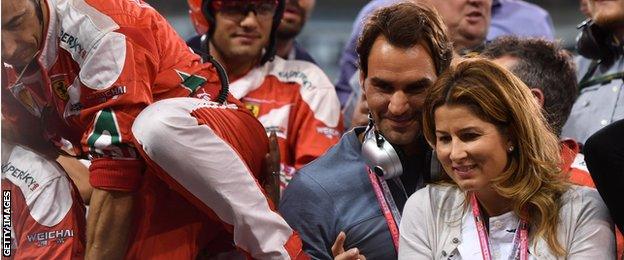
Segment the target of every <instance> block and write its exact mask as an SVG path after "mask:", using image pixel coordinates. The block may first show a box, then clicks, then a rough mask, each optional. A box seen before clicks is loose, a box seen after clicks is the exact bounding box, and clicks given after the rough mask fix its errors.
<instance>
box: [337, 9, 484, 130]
mask: <svg viewBox="0 0 624 260" xmlns="http://www.w3.org/2000/svg"><path fill="white" fill-rule="evenodd" d="M426 1H428V2H429V4H431V5H432V6H433V7H435V9H436V10H437V11H438V12H439V14H440V16H442V20H443V21H444V24H445V25H446V27H447V31H448V34H449V37H451V39H453V50H454V51H455V53H457V54H466V53H469V52H471V51H473V50H476V49H478V48H481V47H482V46H483V44H484V43H485V39H486V35H487V32H488V28H489V26H490V20H491V19H490V15H491V13H490V10H491V6H492V1H491V0H449V1H433V0H426ZM394 2H398V1H396V0H392V1H389V0H377V1H371V2H370V3H369V4H368V5H367V6H365V7H364V9H362V11H361V13H360V15H358V18H357V19H363V18H362V17H364V16H366V15H369V13H366V12H372V10H374V9H377V8H380V7H382V6H385V5H389V4H391V3H394ZM358 25H359V24H358ZM355 33H356V31H355V29H354V32H353V34H352V36H351V37H352V40H353V41H355V38H354V37H356V36H357V34H355ZM357 33H358V34H359V33H360V32H359V31H357ZM348 44H349V46H347V48H346V49H345V51H344V53H343V57H342V58H341V75H340V78H339V80H338V83H336V91H337V92H338V96H339V97H340V98H341V100H340V102H341V104H342V106H343V113H344V115H345V125H347V126H349V127H351V126H358V125H361V124H362V123H363V122H365V121H366V117H365V114H366V113H367V112H366V111H367V110H368V108H367V106H366V102H364V100H363V98H364V96H362V95H361V93H360V92H359V86H358V85H357V80H356V77H358V75H357V72H356V70H355V68H356V66H355V65H354V64H355V57H356V56H355V50H353V54H351V53H349V52H348V50H349V48H351V44H353V48H355V47H354V46H355V43H354V42H353V43H351V42H350V43H348ZM351 55H353V57H351ZM349 60H351V61H352V62H350V61H349ZM345 73H347V74H349V73H350V74H351V76H350V77H352V78H351V80H350V81H349V82H350V83H349V85H347V86H345V85H344V84H345V81H344V80H345V78H344V74H345ZM347 80H348V79H347ZM354 83H355V84H354Z"/></svg>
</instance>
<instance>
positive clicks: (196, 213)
mask: <svg viewBox="0 0 624 260" xmlns="http://www.w3.org/2000/svg"><path fill="white" fill-rule="evenodd" d="M191 115H192V116H193V117H195V118H197V121H198V124H199V125H207V126H209V127H210V128H211V129H212V130H213V131H214V132H215V133H216V134H217V135H218V136H219V137H220V138H221V139H223V140H224V141H226V142H227V143H228V144H229V145H230V146H231V147H232V148H233V149H234V150H235V151H236V152H237V153H238V155H239V156H240V158H241V159H242V160H243V162H244V163H245V164H246V166H247V168H248V169H249V170H250V173H251V174H253V176H254V178H255V179H256V180H258V179H259V178H260V177H261V176H263V173H264V155H265V154H267V152H268V139H267V138H266V134H265V132H264V129H263V128H262V126H261V125H260V123H259V122H258V121H257V120H256V119H254V117H253V116H251V115H250V114H249V112H247V111H246V110H244V109H243V110H232V109H219V108H216V109H212V108H200V109H197V110H195V111H193V112H192V113H191ZM136 145H137V147H140V145H139V144H138V143H137V144H136ZM138 151H139V152H140V153H141V154H142V155H143V157H145V158H147V155H146V154H145V153H144V151H143V150H142V149H138ZM206 156H210V155H206ZM146 163H147V166H148V169H147V171H146V174H145V176H144V182H143V184H142V186H141V188H140V189H139V194H138V196H137V197H139V198H140V201H139V202H138V203H137V207H136V211H139V212H142V213H143V214H141V216H140V217H141V219H136V220H135V223H136V224H135V226H136V228H137V229H136V230H135V233H134V236H133V238H132V240H133V241H137V242H138V243H133V244H132V246H131V247H130V248H129V250H128V254H127V255H126V259H195V258H197V256H198V255H200V256H202V257H210V256H215V255H217V254H219V253H224V252H231V251H234V250H239V251H240V252H241V253H242V254H243V255H246V256H247V257H248V258H249V259H251V258H250V257H249V254H248V253H247V252H244V251H242V250H241V249H239V248H237V247H235V246H234V242H233V237H232V232H233V228H234V227H233V226H232V225H230V224H227V223H225V222H223V221H221V219H220V218H219V217H218V216H217V214H216V213H215V212H214V211H213V210H212V209H210V208H209V207H207V206H206V205H205V204H204V203H203V202H202V201H201V200H199V199H198V198H197V197H195V196H194V195H193V194H192V193H190V192H189V191H188V190H187V189H186V188H184V187H183V186H182V185H181V184H180V183H178V182H177V181H176V180H175V179H173V178H172V177H171V176H170V175H169V174H167V172H166V171H165V170H163V169H162V168H161V167H160V166H158V164H157V163H156V162H154V161H152V160H150V159H147V160H146ZM206 174H209V173H206ZM256 183H257V185H258V189H260V190H261V191H262V192H263V193H264V190H263V189H262V188H261V187H260V185H259V184H258V182H256ZM265 197H266V193H265ZM267 201H268V202H269V204H270V205H271V207H273V204H272V203H271V201H270V200H269V199H267ZM273 210H275V209H274V208H273ZM284 248H285V249H286V250H287V251H288V253H289V254H290V255H291V256H297V257H298V258H296V259H306V258H305V254H304V253H303V251H302V244H301V240H300V238H299V237H298V235H297V234H296V233H293V235H292V237H291V238H290V239H289V241H288V242H287V243H286V244H285V245H284ZM301 257H304V258H301ZM293 259H295V258H293Z"/></svg>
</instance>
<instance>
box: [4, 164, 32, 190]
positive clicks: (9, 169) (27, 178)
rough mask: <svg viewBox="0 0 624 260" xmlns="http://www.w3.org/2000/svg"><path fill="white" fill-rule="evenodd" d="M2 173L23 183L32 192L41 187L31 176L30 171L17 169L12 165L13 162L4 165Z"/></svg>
mask: <svg viewBox="0 0 624 260" xmlns="http://www.w3.org/2000/svg"><path fill="white" fill-rule="evenodd" d="M2 173H3V174H10V175H11V176H13V177H14V178H15V179H17V180H19V181H22V182H23V183H24V184H26V186H27V187H28V189H29V190H31V191H34V190H35V189H37V188H38V187H39V183H38V182H37V180H35V177H33V176H32V175H30V173H29V172H28V171H23V170H21V169H20V168H17V167H15V166H14V165H12V164H11V162H7V163H4V164H2Z"/></svg>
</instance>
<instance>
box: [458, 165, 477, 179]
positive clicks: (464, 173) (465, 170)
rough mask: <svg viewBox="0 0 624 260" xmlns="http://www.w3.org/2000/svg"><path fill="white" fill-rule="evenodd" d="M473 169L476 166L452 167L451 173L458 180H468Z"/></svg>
mask: <svg viewBox="0 0 624 260" xmlns="http://www.w3.org/2000/svg"><path fill="white" fill-rule="evenodd" d="M475 167H476V165H460V166H453V172H454V173H455V174H456V175H457V176H459V177H460V178H469V177H471V176H472V173H473V169H474V168H475Z"/></svg>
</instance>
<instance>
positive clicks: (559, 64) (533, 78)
mask: <svg viewBox="0 0 624 260" xmlns="http://www.w3.org/2000/svg"><path fill="white" fill-rule="evenodd" d="M481 55H482V56H483V57H485V58H488V59H491V60H492V61H494V62H495V63H497V64H499V65H501V66H503V67H505V68H507V69H508V70H509V71H511V72H512V73H513V74H514V75H516V76H517V77H518V78H520V80H522V81H523V82H524V83H525V84H526V85H527V86H528V87H529V88H531V92H532V93H533V95H535V98H536V99H537V101H538V102H539V103H540V105H541V106H542V108H543V109H544V110H543V112H544V117H545V118H546V121H547V122H548V124H549V125H550V127H551V129H552V130H553V132H554V133H555V134H556V135H557V136H560V135H561V128H562V127H563V124H564V123H565V121H566V120H567V118H568V115H569V114H570V110H571V109H572V104H574V100H576V96H577V93H576V89H577V87H578V84H577V83H576V72H575V70H574V68H575V67H574V63H573V62H572V60H571V56H570V55H569V54H568V53H567V52H566V51H565V50H563V49H561V47H560V46H559V45H558V44H556V43H553V42H549V41H546V40H543V39H536V38H532V39H531V38H527V39H520V38H516V37H501V38H498V39H496V40H494V41H493V42H491V43H489V44H488V45H487V46H486V47H485V49H484V50H483V52H482V53H481ZM561 142H562V149H563V150H562V155H563V156H562V157H563V158H564V164H565V166H564V167H563V168H564V171H565V172H566V173H569V174H570V179H571V181H572V182H574V183H577V184H579V185H585V186H590V187H593V186H594V184H593V182H592V181H591V176H589V173H588V172H587V168H586V167H585V165H584V161H583V155H582V154H580V153H579V152H580V148H579V146H578V144H577V143H576V141H574V140H572V139H563V140H562V141H561Z"/></svg>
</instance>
